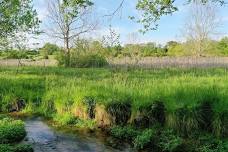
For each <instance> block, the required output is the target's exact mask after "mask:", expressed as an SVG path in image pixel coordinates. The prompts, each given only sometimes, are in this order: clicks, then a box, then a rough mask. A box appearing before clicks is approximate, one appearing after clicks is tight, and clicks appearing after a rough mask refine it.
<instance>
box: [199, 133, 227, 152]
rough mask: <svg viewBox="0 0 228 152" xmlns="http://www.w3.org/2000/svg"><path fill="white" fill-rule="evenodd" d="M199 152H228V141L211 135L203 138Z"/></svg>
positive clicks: (200, 139) (201, 138) (200, 140)
mask: <svg viewBox="0 0 228 152" xmlns="http://www.w3.org/2000/svg"><path fill="white" fill-rule="evenodd" d="M198 140H199V142H200V143H199V145H198V148H197V151H199V152H226V151H228V141H227V140H225V141H222V140H219V139H216V138H214V137H213V136H210V135H205V136H201V137H200V138H199V139H198Z"/></svg>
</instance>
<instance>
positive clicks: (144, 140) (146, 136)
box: [134, 129, 157, 150]
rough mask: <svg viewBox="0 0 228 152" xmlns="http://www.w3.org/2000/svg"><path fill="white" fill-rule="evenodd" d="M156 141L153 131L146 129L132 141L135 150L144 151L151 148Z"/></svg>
mask: <svg viewBox="0 0 228 152" xmlns="http://www.w3.org/2000/svg"><path fill="white" fill-rule="evenodd" d="M155 141H157V135H156V131H155V130H154V129H146V130H144V131H143V132H142V133H141V134H140V135H138V136H137V137H136V138H135V140H134V147H135V148H136V149H139V150H140V149H145V148H148V147H153V146H154V145H155Z"/></svg>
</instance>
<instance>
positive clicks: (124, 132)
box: [110, 126, 139, 141]
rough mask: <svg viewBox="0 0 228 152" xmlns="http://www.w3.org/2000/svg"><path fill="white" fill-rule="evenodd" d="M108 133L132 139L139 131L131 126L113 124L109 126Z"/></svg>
mask: <svg viewBox="0 0 228 152" xmlns="http://www.w3.org/2000/svg"><path fill="white" fill-rule="evenodd" d="M110 133H111V135H112V136H113V137H115V138H118V139H125V140H128V141H129V140H130V141H132V140H133V139H134V138H135V137H136V136H137V135H138V134H139V131H138V130H136V129H135V128H133V127H131V126H125V127H120V126H114V127H112V128H111V131H110Z"/></svg>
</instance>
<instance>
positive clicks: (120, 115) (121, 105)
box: [106, 101, 131, 125]
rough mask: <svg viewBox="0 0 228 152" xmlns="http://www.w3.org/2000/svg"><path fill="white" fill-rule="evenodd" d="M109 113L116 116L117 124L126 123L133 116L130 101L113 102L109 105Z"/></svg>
mask: <svg viewBox="0 0 228 152" xmlns="http://www.w3.org/2000/svg"><path fill="white" fill-rule="evenodd" d="M106 108H107V111H108V113H109V114H110V115H111V116H112V117H113V118H114V122H115V124H117V125H125V124H127V122H128V120H129V119H130V117H131V103H130V102H115V101H113V102H111V103H109V104H108V105H107V107H106Z"/></svg>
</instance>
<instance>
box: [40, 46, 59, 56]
mask: <svg viewBox="0 0 228 152" xmlns="http://www.w3.org/2000/svg"><path fill="white" fill-rule="evenodd" d="M60 51H61V48H60V47H59V46H57V45H56V44H51V43H46V44H44V46H43V47H42V48H41V49H40V53H41V54H42V56H43V57H44V58H45V59H48V55H53V54H54V53H59V52H60Z"/></svg>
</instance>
